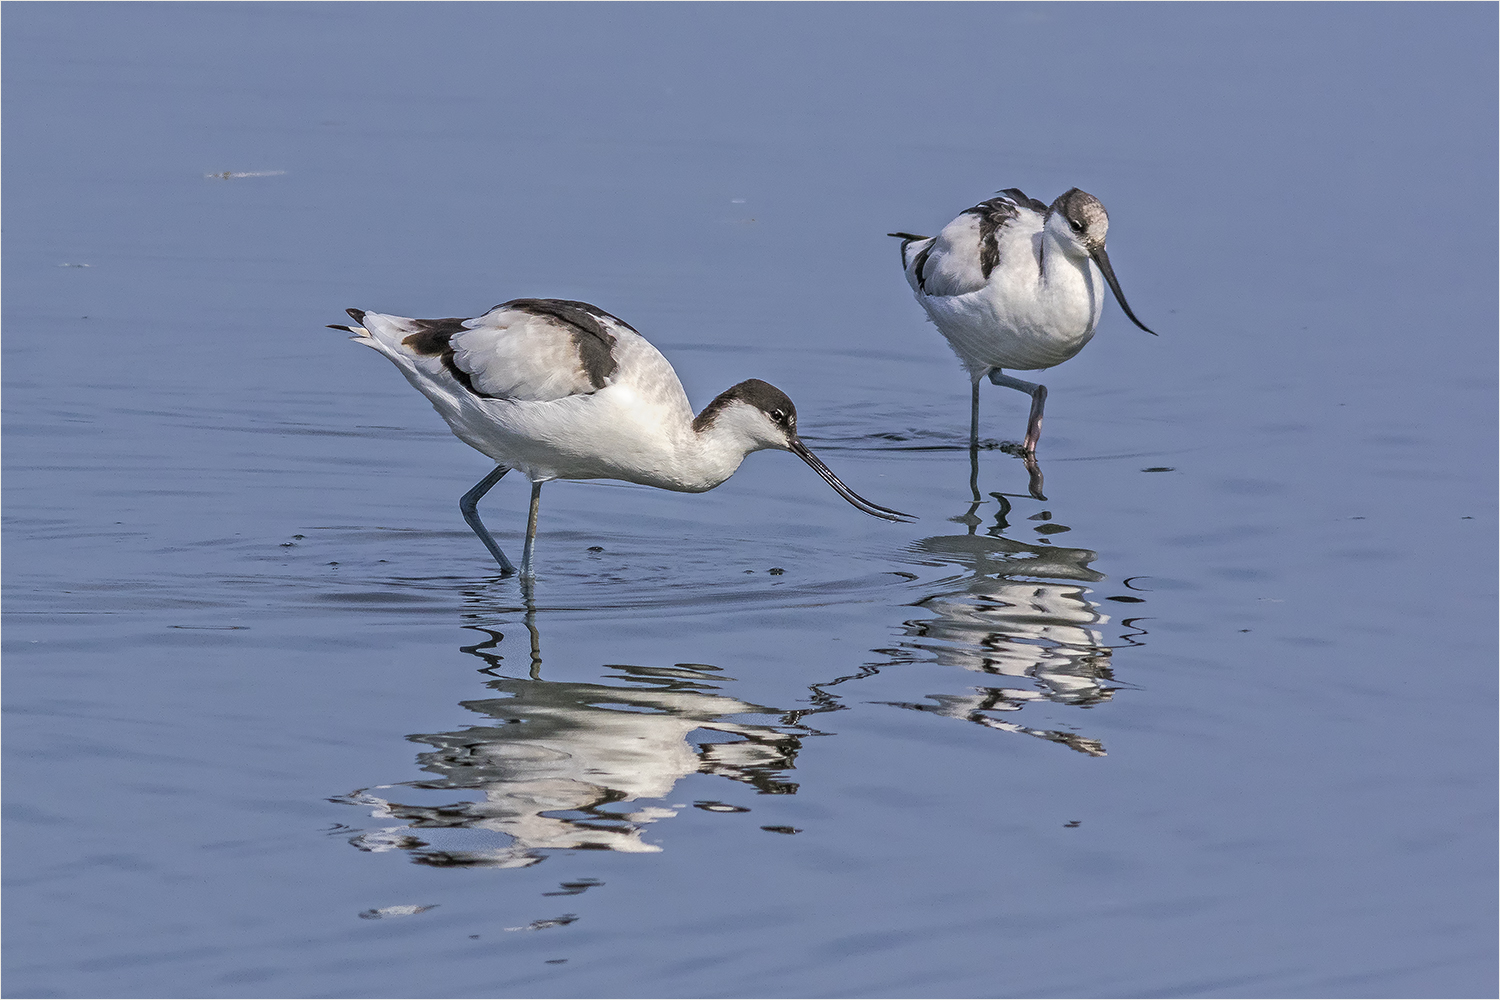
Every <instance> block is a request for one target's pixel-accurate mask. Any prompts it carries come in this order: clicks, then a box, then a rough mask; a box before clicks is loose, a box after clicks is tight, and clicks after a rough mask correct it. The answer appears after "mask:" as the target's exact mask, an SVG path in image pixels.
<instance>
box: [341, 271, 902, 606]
mask: <svg viewBox="0 0 1500 1000" xmlns="http://www.w3.org/2000/svg"><path fill="white" fill-rule="evenodd" d="M347 312H348V313H349V315H350V316H352V317H353V318H354V322H355V323H357V324H360V325H358V326H342V325H336V324H329V326H330V327H331V328H332V329H335V330H344V331H346V332H348V333H352V334H354V336H353V337H351V338H350V339H351V340H354V341H356V342H358V343H361V344H364V345H366V346H368V347H373V348H374V349H375V350H377V351H379V352H380V353H381V354H384V355H385V356H386V357H388V358H390V359H391V360H392V361H394V362H395V363H396V367H397V368H399V369H401V374H403V375H405V376H406V379H407V381H408V382H410V383H411V384H412V385H413V386H415V387H416V388H417V389H418V391H420V392H421V393H422V394H423V395H424V396H426V397H427V398H428V399H429V400H431V401H432V405H433V407H434V408H435V409H436V410H437V411H438V413H439V414H440V415H441V416H442V418H443V419H444V420H446V421H447V422H448V426H449V427H450V428H451V429H452V430H453V433H454V434H455V435H457V436H458V439H459V440H460V441H462V442H463V443H464V444H467V445H469V446H470V447H472V448H475V449H477V450H478V451H480V452H482V453H484V454H485V455H487V456H489V457H490V458H492V459H494V461H495V463H496V465H495V468H494V469H493V470H492V471H491V472H490V474H489V475H487V476H485V477H484V478H483V479H481V480H480V481H479V482H478V483H477V484H476V485H475V486H474V488H473V489H471V490H469V492H467V493H465V494H464V495H463V498H462V499H461V500H459V502H458V507H459V510H461V511H463V515H464V520H465V521H467V522H468V524H469V527H470V528H473V529H474V533H475V534H476V535H478V536H479V539H480V541H482V542H484V544H485V546H486V547H487V548H488V549H489V550H490V553H491V554H492V555H493V556H494V557H495V561H496V562H498V563H499V564H500V568H501V570H502V571H504V572H505V573H507V574H509V573H513V572H515V567H514V566H513V565H512V564H511V561H510V560H509V559H507V558H506V557H505V553H504V552H502V551H500V546H499V545H498V544H497V543H496V542H495V539H494V538H493V537H491V536H490V533H489V531H488V530H486V529H485V526H484V522H482V521H481V520H480V519H479V512H478V509H477V504H478V503H479V498H480V497H482V496H484V495H485V493H487V492H488V491H489V489H490V487H492V486H494V485H495V484H496V483H497V482H499V481H500V477H501V476H503V475H505V474H506V473H507V472H509V471H510V470H511V469H518V470H520V472H521V473H522V474H523V475H525V476H526V478H528V479H530V480H531V514H530V517H529V518H528V519H527V524H526V547H525V550H524V553H523V555H522V557H521V575H522V576H523V577H527V578H529V577H531V576H532V575H533V570H532V559H531V556H532V550H533V548H534V547H535V544H536V518H537V506H538V502H539V500H540V498H541V491H542V484H543V483H545V482H548V481H549V480H553V479H623V480H625V481H626V482H631V483H640V484H641V485H643V486H656V487H660V488H661V489H664V490H676V491H678V492H682V493H702V492H703V491H705V490H711V489H713V488H714V487H715V486H718V485H719V484H720V483H722V482H723V481H724V480H726V479H728V478H729V477H730V476H731V475H733V474H734V471H735V470H736V469H738V468H739V466H740V463H741V462H742V461H744V459H745V456H746V455H748V454H750V453H751V452H753V451H760V450H761V449H763V448H780V449H782V450H785V451H790V452H791V453H792V454H794V455H796V456H797V457H798V458H800V459H802V460H803V461H804V462H806V463H807V464H808V465H810V466H812V467H813V469H814V470H815V471H816V472H817V473H818V475H820V476H822V477H823V478H824V479H825V480H826V481H827V482H828V485H830V486H832V487H833V488H834V489H835V490H838V492H839V495H840V496H842V497H843V498H844V499H845V500H848V501H849V502H850V503H851V504H853V505H854V506H856V507H858V508H859V509H860V510H862V511H864V512H865V513H866V514H873V515H875V516H876V517H883V518H885V519H886V520H889V521H897V520H901V519H903V518H907V517H909V516H910V515H907V514H902V513H901V512H900V511H895V510H891V509H889V508H887V507H882V506H880V505H879V504H873V503H870V501H868V500H866V499H864V498H863V497H861V496H859V495H858V494H856V493H855V492H854V491H853V490H851V489H849V487H847V486H845V485H844V484H843V483H841V482H839V479H838V477H837V476H835V475H834V474H833V473H832V472H830V471H829V469H828V466H826V465H824V464H823V463H822V462H820V461H819V460H818V458H817V456H815V455H814V454H813V453H812V452H811V451H809V450H808V449H807V446H806V445H805V444H803V443H802V441H801V440H800V439H799V438H798V437H797V408H796V407H795V406H793V405H792V401H791V400H790V399H788V398H787V397H786V394H785V393H783V392H782V391H781V390H780V389H778V388H776V387H775V386H773V385H771V384H769V383H767V382H762V381H761V380H760V379H749V380H747V381H744V382H741V383H739V384H738V385H736V386H733V387H731V388H729V389H726V390H725V391H724V392H721V393H719V395H718V396H717V397H716V398H715V399H714V400H713V402H711V403H709V404H708V405H707V406H705V407H704V408H703V412H701V413H699V414H698V415H697V416H696V417H695V416H694V415H693V408H692V406H691V405H690V404H689V403H688V398H687V394H686V393H685V392H683V390H682V383H681V382H679V381H678V379H677V373H676V372H675V371H673V370H672V366H671V364H669V363H668V362H667V359H666V358H664V357H662V355H661V352H659V351H658V350H657V349H656V348H655V347H652V346H651V344H650V343H648V342H647V340H646V338H645V337H642V336H641V335H640V334H639V333H637V332H636V331H635V329H634V328H633V327H631V326H630V324H628V323H626V322H625V321H624V320H621V319H617V318H616V317H614V316H611V315H610V314H609V313H607V312H605V311H604V310H602V309H599V308H597V307H596V306H591V305H589V304H588V303H585V302H571V301H567V300H564V299H514V300H512V301H510V302H505V303H502V304H500V305H498V306H495V307H494V308H493V309H491V310H490V311H489V312H487V313H485V314H484V315H482V316H477V317H475V318H473V319H407V318H406V317H404V316H386V315H382V314H381V313H374V312H366V311H364V310H362V309H349V310H347Z"/></svg>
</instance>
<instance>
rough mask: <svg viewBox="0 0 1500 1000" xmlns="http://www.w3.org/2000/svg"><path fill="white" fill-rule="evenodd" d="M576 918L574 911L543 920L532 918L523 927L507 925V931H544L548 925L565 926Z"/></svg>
mask: <svg viewBox="0 0 1500 1000" xmlns="http://www.w3.org/2000/svg"><path fill="white" fill-rule="evenodd" d="M577 919H578V914H576V913H564V914H563V915H562V916H560V917H549V918H547V919H545V920H533V921H532V922H531V923H529V924H526V925H525V926H524V927H507V928H505V929H506V930H508V931H544V930H546V929H547V928H549V927H566V926H568V925H569V924H571V923H572V922H573V921H575V920H577Z"/></svg>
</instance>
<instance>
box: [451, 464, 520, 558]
mask: <svg viewBox="0 0 1500 1000" xmlns="http://www.w3.org/2000/svg"><path fill="white" fill-rule="evenodd" d="M509 471H510V469H509V468H508V467H507V466H504V465H497V466H495V467H494V468H493V469H492V470H490V474H489V475H487V476H485V477H484V478H483V479H481V480H480V481H479V482H477V483H475V484H474V488H473V489H472V490H470V491H469V492H467V493H465V494H464V495H463V496H462V497H460V498H459V501H458V509H459V510H460V511H462V512H463V515H464V520H465V521H467V522H468V524H469V527H470V528H473V529H474V534H476V535H478V536H479V540H480V541H481V542H483V543H484V547H485V548H487V549H489V550H490V555H492V556H494V557H495V561H496V562H497V563H499V564H500V572H502V573H504V574H505V575H506V576H510V575H511V574H512V573H514V572H515V571H516V567H515V565H514V564H513V563H511V561H510V560H509V559H507V558H505V553H504V552H501V551H500V546H499V544H498V543H496V541H495V539H494V538H492V537H491V536H490V532H489V529H488V528H486V527H485V526H484V522H483V521H481V520H480V519H479V498H480V497H482V496H484V495H485V494H486V493H488V492H489V491H490V487H491V486H494V485H495V484H496V483H498V482H499V481H500V477H501V476H503V475H505V474H506V473H507V472H509ZM533 502H534V501H533ZM532 517H533V519H534V518H535V517H536V515H535V513H533V514H532ZM527 551H528V552H529V551H530V541H529V539H528V543H527Z"/></svg>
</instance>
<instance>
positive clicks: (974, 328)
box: [922, 288, 1094, 377]
mask: <svg viewBox="0 0 1500 1000" xmlns="http://www.w3.org/2000/svg"><path fill="white" fill-rule="evenodd" d="M989 291H990V289H988V288H986V289H982V290H980V291H977V292H971V293H970V294H968V295H956V296H951V297H945V298H932V299H924V300H923V302H922V304H923V305H924V306H925V307H926V308H927V313H928V315H929V316H931V317H932V321H933V323H934V325H936V326H937V328H938V331H939V332H940V333H942V335H943V336H944V337H945V338H947V340H948V344H949V346H951V347H952V348H953V351H954V353H955V354H957V355H958V357H959V360H960V361H962V362H963V364H964V367H965V368H967V369H969V371H970V373H972V374H974V375H975V376H976V377H977V376H978V375H979V374H981V373H983V371H984V370H985V369H989V368H1011V369H1018V370H1021V371H1028V370H1036V369H1040V368H1051V367H1052V366H1053V365H1058V364H1061V363H1062V362H1064V361H1066V360H1068V359H1069V358H1071V357H1072V356H1073V355H1075V354H1077V353H1078V352H1079V351H1081V350H1083V347H1084V345H1085V344H1087V343H1088V342H1089V341H1090V340H1091V339H1092V338H1093V336H1094V324H1093V323H1092V322H1090V319H1091V317H1090V316H1089V315H1088V314H1087V313H1082V314H1080V315H1078V316H1072V315H1066V314H1063V315H1047V314H1045V313H1044V312H1043V311H1042V310H1040V309H1037V308H1035V307H1034V305H1035V303H1026V304H1022V305H1019V306H1018V305H1015V304H1007V303H1005V302H1002V301H997V300H996V297H995V296H994V295H992V294H988V293H989ZM1028 306H1030V307H1028Z"/></svg>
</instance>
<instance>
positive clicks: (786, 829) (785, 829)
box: [761, 826, 802, 834]
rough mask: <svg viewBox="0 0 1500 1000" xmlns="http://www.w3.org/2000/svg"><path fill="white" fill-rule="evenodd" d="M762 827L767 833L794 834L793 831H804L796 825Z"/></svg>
mask: <svg viewBox="0 0 1500 1000" xmlns="http://www.w3.org/2000/svg"><path fill="white" fill-rule="evenodd" d="M761 829H762V830H764V831H766V832H767V833H785V834H793V833H801V832H802V831H801V830H799V829H797V828H796V827H795V826H763V827H761Z"/></svg>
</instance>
